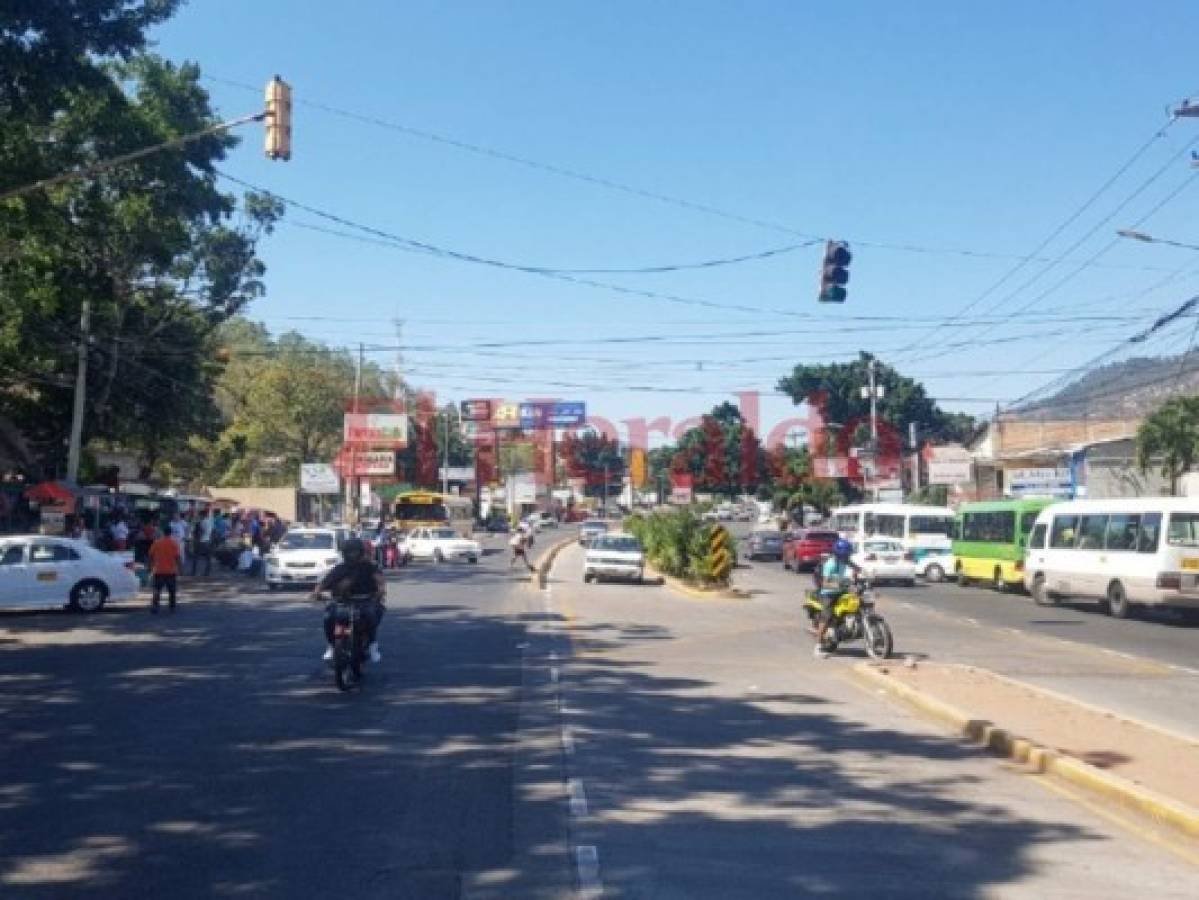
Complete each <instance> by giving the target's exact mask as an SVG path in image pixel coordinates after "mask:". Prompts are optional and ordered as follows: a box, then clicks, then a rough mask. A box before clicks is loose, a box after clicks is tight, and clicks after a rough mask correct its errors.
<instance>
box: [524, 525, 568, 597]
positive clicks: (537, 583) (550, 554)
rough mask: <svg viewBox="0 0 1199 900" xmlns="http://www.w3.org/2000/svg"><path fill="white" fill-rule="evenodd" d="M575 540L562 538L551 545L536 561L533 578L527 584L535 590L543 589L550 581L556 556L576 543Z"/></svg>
mask: <svg viewBox="0 0 1199 900" xmlns="http://www.w3.org/2000/svg"><path fill="white" fill-rule="evenodd" d="M577 542H578V539H577V538H572V537H570V538H562V539H561V540H560V541H558V542H557V543H555V544H551V545H550V548H549V549H548V550H546V551H545V553H543V554H541V556H540V557H539V558H538V559H537V565H536V566H535V567H534V568H535V569H536V571H535V572H534V573H533V577H532V578H530V579H529V584H530V585H532V586H533V587H535V588H536V589H537V590H541V589H542V588H543V587H545V586H546V585H547V584H548V583H549V580H550V570H551V569H552V568H553V567H554V561H555V560H557V558H558V554H559V553H561V552H562V551H563V550H565V549H566V548H567V547H569V546H570V545H571V544H574V543H577Z"/></svg>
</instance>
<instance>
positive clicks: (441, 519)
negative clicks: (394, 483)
mask: <svg viewBox="0 0 1199 900" xmlns="http://www.w3.org/2000/svg"><path fill="white" fill-rule="evenodd" d="M392 516H393V518H394V519H395V523H396V525H397V526H398V527H399V528H402V529H403V530H404V531H411V530H412V529H414V528H434V527H437V526H438V525H448V526H450V527H451V528H453V529H454V531H456V532H458V535H459V536H460V537H464V538H468V537H471V536H472V535H473V534H474V530H475V514H474V504H473V503H471V501H470V498H469V497H459V496H457V495H455V494H439V493H436V492H433V491H408V492H406V493H403V494H398V495H397V496H396V498H395V504H394V505H393V507H392Z"/></svg>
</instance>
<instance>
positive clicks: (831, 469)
mask: <svg viewBox="0 0 1199 900" xmlns="http://www.w3.org/2000/svg"><path fill="white" fill-rule="evenodd" d="M812 474H813V475H815V476H816V477H817V478H848V477H849V459H848V458H847V457H844V456H817V457H816V458H815V459H813V460H812Z"/></svg>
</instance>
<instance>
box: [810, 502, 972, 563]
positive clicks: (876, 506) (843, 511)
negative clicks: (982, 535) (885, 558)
mask: <svg viewBox="0 0 1199 900" xmlns="http://www.w3.org/2000/svg"><path fill="white" fill-rule="evenodd" d="M829 527H830V528H832V529H833V530H835V531H836V532H837V533H839V534H840V535H841V537H843V538H845V539H846V540H848V541H852V542H853V543H854V544H855V545H858V546H860V545H861V543H862V541H864V540H866V539H867V538H872V537H889V538H895V539H896V540H898V541H900V542H901V543H902V544H903V546H904V549H905V550H909V551H917V550H924V549H931V548H942V549H945V550H948V549H950V547H951V546H952V544H953V542H952V540H951V537H952V535H953V510H951V509H950V508H949V507H947V506H917V505H915V504H910V503H858V504H855V505H853V506H843V507H841V508H840V509H834V510H833V514H832V515H831V516H829Z"/></svg>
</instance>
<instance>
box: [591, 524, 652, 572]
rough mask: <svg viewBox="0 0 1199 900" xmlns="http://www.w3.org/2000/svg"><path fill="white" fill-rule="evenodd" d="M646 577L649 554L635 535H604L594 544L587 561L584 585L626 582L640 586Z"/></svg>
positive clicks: (592, 543) (593, 542)
mask: <svg viewBox="0 0 1199 900" xmlns="http://www.w3.org/2000/svg"><path fill="white" fill-rule="evenodd" d="M644 577H645V551H644V550H643V549H642V547H641V541H639V540H637V538H635V537H634V536H633V535H631V534H603V535H600V536H599V537H597V538H596V539H595V540H594V541H592V542H591V544H590V546H588V548H587V554H586V556H585V557H584V560H583V581H585V582H588V583H590V582H592V581H601V580H602V579H604V578H626V579H629V580H631V581H637V582H640V581H642V580H643V579H644Z"/></svg>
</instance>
